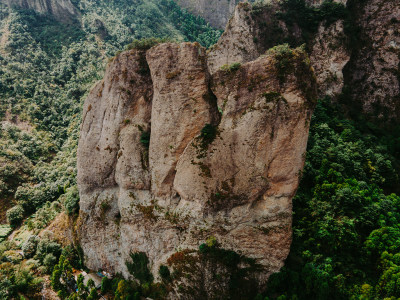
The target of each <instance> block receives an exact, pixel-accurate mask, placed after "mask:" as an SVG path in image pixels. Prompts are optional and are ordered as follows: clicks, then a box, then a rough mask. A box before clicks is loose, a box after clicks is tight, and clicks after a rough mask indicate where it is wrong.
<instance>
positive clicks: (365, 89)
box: [209, 0, 400, 126]
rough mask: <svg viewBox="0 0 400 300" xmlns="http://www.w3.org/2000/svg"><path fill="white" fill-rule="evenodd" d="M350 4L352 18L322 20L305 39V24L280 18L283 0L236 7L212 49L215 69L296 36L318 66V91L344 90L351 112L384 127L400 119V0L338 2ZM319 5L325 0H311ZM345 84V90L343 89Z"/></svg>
mask: <svg viewBox="0 0 400 300" xmlns="http://www.w3.org/2000/svg"><path fill="white" fill-rule="evenodd" d="M335 2H337V3H340V4H342V5H347V13H348V14H349V17H348V18H347V19H344V18H339V19H338V20H336V21H334V22H331V23H327V22H326V21H323V22H321V23H320V24H319V26H318V30H317V32H316V33H315V34H314V35H312V36H311V37H308V40H304V39H303V40H302V39H301V38H300V37H302V34H303V32H302V28H301V27H300V26H298V24H296V23H295V24H287V23H286V22H285V21H284V20H282V19H280V18H279V17H278V16H277V13H276V12H277V11H282V7H281V6H280V4H279V3H278V2H275V1H272V2H271V3H269V4H263V5H256V6H252V5H251V4H250V3H241V4H239V5H238V6H237V8H236V10H235V12H234V14H233V17H232V19H231V20H230V21H229V23H228V25H227V27H226V31H225V32H224V33H223V35H222V37H221V39H220V40H219V42H218V43H217V44H216V45H215V46H214V47H213V48H212V49H211V51H210V53H209V57H210V59H209V67H210V70H211V72H214V71H215V70H218V68H219V67H221V66H222V65H224V64H230V63H233V62H242V63H243V62H247V61H251V60H253V59H254V58H256V57H258V56H259V55H261V54H263V53H265V51H266V50H267V49H269V48H270V47H272V46H274V45H276V44H279V43H283V42H285V41H287V40H291V41H292V42H294V44H296V43H299V42H300V43H303V42H306V43H307V45H308V52H309V55H310V59H311V64H312V66H313V68H314V70H315V74H316V77H317V83H318V94H319V96H320V97H324V96H325V95H328V96H331V97H332V98H337V97H338V96H339V95H340V94H341V93H342V92H344V94H345V96H347V98H346V97H345V101H346V103H345V104H347V105H349V104H350V102H351V106H352V107H349V110H350V111H355V112H356V113H357V114H359V112H360V111H362V112H363V113H364V115H365V116H367V117H368V118H370V119H373V120H375V121H377V123H378V124H379V125H383V126H390V124H398V123H399V121H400V86H399V76H398V69H399V63H400V59H399V57H400V48H399V45H400V40H399V23H400V10H399V6H398V2H397V1H395V0H393V1H379V0H367V1H345V0H337V1H335ZM307 3H308V4H310V5H315V6H318V5H320V4H321V3H323V1H320V0H310V1H307ZM343 88H345V89H343Z"/></svg>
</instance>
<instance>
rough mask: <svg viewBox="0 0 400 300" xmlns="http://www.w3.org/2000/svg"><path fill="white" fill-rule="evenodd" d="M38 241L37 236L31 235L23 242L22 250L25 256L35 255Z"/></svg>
mask: <svg viewBox="0 0 400 300" xmlns="http://www.w3.org/2000/svg"><path fill="white" fill-rule="evenodd" d="M38 242H39V239H38V237H37V236H35V235H33V236H30V237H29V239H28V240H27V241H26V242H25V243H24V245H23V246H22V251H23V252H24V257H25V258H32V257H33V256H34V255H35V253H36V247H37V244H38Z"/></svg>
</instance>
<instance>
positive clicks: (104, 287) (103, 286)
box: [101, 277, 111, 294]
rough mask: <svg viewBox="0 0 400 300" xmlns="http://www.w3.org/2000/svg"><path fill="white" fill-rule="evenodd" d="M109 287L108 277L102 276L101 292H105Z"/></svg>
mask: <svg viewBox="0 0 400 300" xmlns="http://www.w3.org/2000/svg"><path fill="white" fill-rule="evenodd" d="M110 289H111V280H110V279H108V277H103V279H102V280H101V293H102V294H105V293H107V292H108V291H109V290H110Z"/></svg>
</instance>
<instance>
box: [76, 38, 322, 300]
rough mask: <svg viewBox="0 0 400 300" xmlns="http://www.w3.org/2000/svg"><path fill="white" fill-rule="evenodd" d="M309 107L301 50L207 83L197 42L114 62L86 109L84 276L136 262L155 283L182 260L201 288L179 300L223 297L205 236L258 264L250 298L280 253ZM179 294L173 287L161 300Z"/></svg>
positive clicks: (81, 157)
mask: <svg viewBox="0 0 400 300" xmlns="http://www.w3.org/2000/svg"><path fill="white" fill-rule="evenodd" d="M282 61H284V63H282ZM315 99H316V88H315V78H314V76H313V72H312V69H311V67H310V64H309V60H308V58H307V55H306V54H305V52H304V51H302V50H301V49H296V50H291V49H288V48H285V47H278V48H275V49H274V50H271V51H270V52H269V54H268V55H266V56H262V57H260V58H259V59H257V60H255V61H252V62H249V63H246V64H243V65H232V66H229V67H226V68H223V69H221V70H218V71H216V72H215V74H214V75H213V76H211V75H210V74H209V71H208V68H207V56H206V53H205V49H204V48H202V47H201V46H199V45H198V44H190V43H182V44H171V43H167V44H160V45H158V46H155V47H153V48H151V49H150V50H148V51H147V53H145V51H144V50H131V51H128V52H124V53H122V54H120V55H118V56H117V57H116V58H115V59H114V61H113V62H112V63H111V64H110V65H109V67H108V69H107V71H106V75H105V78H104V80H102V81H101V82H99V83H98V84H97V85H96V86H95V87H94V88H93V89H92V91H91V93H90V94H89V96H88V99H87V100H86V103H85V106H84V118H83V122H82V127H81V136H80V141H79V147H78V185H79V190H80V197H81V204H80V209H81V211H80V217H79V238H80V243H81V246H82V249H83V251H84V253H85V257H86V260H85V262H86V264H87V266H88V267H89V268H92V269H95V270H96V269H99V268H101V269H106V270H108V271H110V272H121V273H122V274H123V275H124V276H126V277H129V276H131V274H129V272H128V269H127V267H126V264H125V263H126V261H129V260H130V254H131V253H136V252H143V253H145V254H146V255H147V257H148V258H149V261H150V267H151V270H152V272H153V274H154V275H155V276H156V277H157V271H158V268H159V266H160V265H161V264H164V265H166V264H169V265H170V266H171V267H172V268H174V270H175V269H177V270H178V269H179V268H182V260H178V262H180V263H177V257H183V256H184V255H189V253H190V255H189V256H190V259H189V258H188V261H191V262H193V260H194V259H196V263H195V264H197V267H196V270H197V271H198V273H196V272H197V271H196V272H189V273H190V274H191V276H194V277H196V278H198V279H199V280H198V281H196V280H194V281H193V280H189V281H187V280H186V279H184V278H187V276H186V277H185V276H183V277H182V278H181V279H179V280H178V279H176V280H178V282H173V283H171V284H172V285H173V286H175V287H177V286H178V284H179V285H181V286H182V285H184V286H192V287H193V286H195V288H196V289H198V291H197V292H196V293H198V294H196V293H192V295H191V296H187V297H186V298H187V299H199V298H198V297H201V295H206V297H212V296H215V295H217V294H218V293H222V295H229V291H230V290H229V284H228V283H227V282H225V281H223V280H222V281H223V282H221V285H217V284H215V285H213V284H211V282H212V277H210V276H211V275H210V274H213V272H212V270H213V269H212V268H216V265H218V266H219V264H220V262H217V263H216V264H210V263H209V262H207V261H205V260H204V259H205V258H204V257H205V256H204V255H203V254H199V253H198V249H199V245H201V244H202V243H204V242H205V241H206V240H207V239H209V238H210V237H211V238H212V239H215V240H216V241H218V244H219V247H220V248H219V249H224V250H220V251H228V250H232V251H234V252H237V253H240V255H241V256H240V257H243V258H248V259H252V262H253V263H252V265H253V266H258V267H257V271H254V273H252V274H250V275H249V276H250V277H251V278H254V276H256V277H257V280H255V281H254V282H255V283H256V286H255V290H256V288H257V285H258V284H262V283H264V282H265V280H266V279H267V278H268V276H269V275H270V274H271V273H272V272H276V271H278V270H279V269H280V268H281V267H282V265H283V262H284V260H285V258H286V256H287V255H288V253H289V248H290V242H291V200H292V198H293V196H294V194H295V192H296V189H297V186H298V182H299V175H300V173H301V170H302V167H303V163H304V153H305V150H306V144H307V138H308V129H309V122H310V118H311V112H312V108H313V105H314V101H315ZM148 133H150V140H148V138H149V136H148ZM148 141H149V144H148ZM182 251H183V252H182ZM236 267H237V268H245V267H246V263H244V262H242V263H239V262H237V266H236ZM210 268H211V269H210ZM218 268H219V270H222V269H224V267H223V266H222V265H221V266H220V267H218ZM221 268H222V269H221ZM182 272H183V271H182ZM225 272H229V271H228V269H226V270H225ZM190 274H188V276H189V275H190ZM228 277H229V276H228ZM200 278H202V280H200ZM224 278H225V279H224V280H227V281H229V278H227V277H224ZM185 280H186V281H185ZM207 282H208V283H207ZM189 290H190V289H189ZM189 290H188V291H189ZM255 290H254V291H255ZM182 293H183V292H182V290H179V291H178V289H175V288H173V289H172V290H171V291H170V296H169V297H170V298H175V296H176V294H182ZM174 295H175V296H174ZM196 297H197V298H196Z"/></svg>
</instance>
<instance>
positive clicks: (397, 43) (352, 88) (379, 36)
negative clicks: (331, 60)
mask: <svg viewBox="0 0 400 300" xmlns="http://www.w3.org/2000/svg"><path fill="white" fill-rule="evenodd" d="M353 2H354V3H353ZM353 2H349V5H350V4H351V6H350V8H351V10H352V11H354V16H355V22H356V25H357V26H358V28H359V31H358V32H357V35H356V38H357V39H355V40H354V44H355V45H354V46H355V49H354V51H353V55H352V58H351V61H350V63H349V64H348V65H347V66H346V68H345V79H346V84H347V90H346V92H348V94H349V96H351V98H352V99H354V100H355V101H353V105H355V106H356V107H355V111H360V110H361V111H363V112H364V113H365V114H366V115H367V116H368V118H370V119H372V120H376V121H378V124H382V123H383V124H384V125H386V126H387V127H388V128H393V127H391V126H392V125H394V124H399V122H400V76H399V68H400V7H399V2H398V1H395V0H387V1H378V0H368V1H353Z"/></svg>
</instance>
